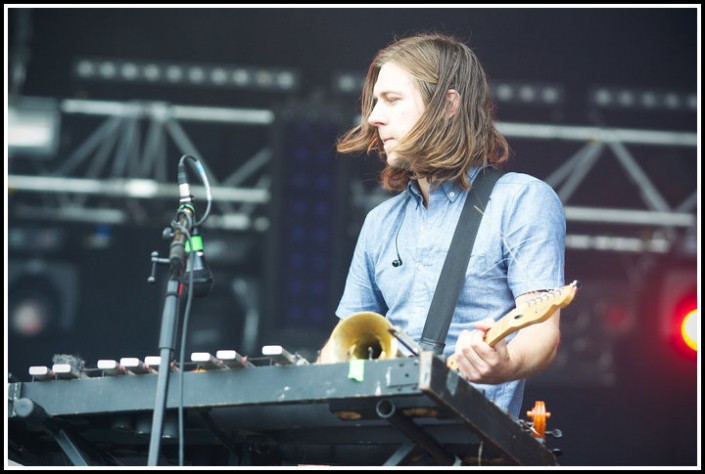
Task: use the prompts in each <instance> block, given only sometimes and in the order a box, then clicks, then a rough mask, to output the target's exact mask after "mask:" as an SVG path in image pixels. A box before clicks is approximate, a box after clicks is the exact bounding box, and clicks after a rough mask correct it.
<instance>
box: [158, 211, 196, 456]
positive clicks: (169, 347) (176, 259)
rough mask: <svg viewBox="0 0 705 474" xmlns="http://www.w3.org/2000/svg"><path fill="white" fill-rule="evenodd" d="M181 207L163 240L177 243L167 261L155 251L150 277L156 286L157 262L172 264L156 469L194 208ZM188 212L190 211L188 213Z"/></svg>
mask: <svg viewBox="0 0 705 474" xmlns="http://www.w3.org/2000/svg"><path fill="white" fill-rule="evenodd" d="M186 207H187V206H181V208H179V210H178V211H177V216H176V220H174V221H172V223H171V228H169V227H167V228H166V229H164V233H163V235H164V237H165V238H171V237H172V236H173V238H174V240H173V242H172V244H171V248H170V254H169V258H168V259H161V258H158V254H157V252H152V275H150V277H149V278H148V281H149V282H150V283H154V281H155V278H154V272H155V269H156V264H157V263H163V264H167V263H168V264H170V265H171V269H170V276H169V281H168V283H167V288H166V297H165V300H164V309H163V311H162V326H161V331H160V335H159V356H160V362H159V370H158V371H157V388H156V396H155V400H154V415H153V417H152V430H151V432H150V441H149V455H148V458H147V465H148V466H156V465H157V462H158V459H159V450H160V443H161V437H162V431H163V429H164V412H165V410H166V401H167V394H168V393H169V375H170V372H171V367H170V366H171V359H172V355H173V353H174V350H175V349H174V340H175V339H176V330H177V321H178V314H179V297H180V279H181V273H182V270H183V268H184V242H185V239H186V236H185V235H184V231H186V233H188V231H189V230H190V229H191V225H192V214H191V213H192V211H193V208H191V207H190V206H188V209H186ZM187 211H188V212H187Z"/></svg>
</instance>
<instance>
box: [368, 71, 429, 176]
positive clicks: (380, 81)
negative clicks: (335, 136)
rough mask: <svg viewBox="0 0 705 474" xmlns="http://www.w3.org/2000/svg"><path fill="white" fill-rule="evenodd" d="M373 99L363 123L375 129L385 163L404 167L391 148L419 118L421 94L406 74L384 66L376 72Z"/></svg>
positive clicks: (422, 109) (421, 105)
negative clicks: (370, 110)
mask: <svg viewBox="0 0 705 474" xmlns="http://www.w3.org/2000/svg"><path fill="white" fill-rule="evenodd" d="M373 96H374V98H375V106H374V108H373V109H372V113H371V114H370V116H369V118H368V119H367V121H368V123H369V124H370V125H372V126H373V127H377V130H378V132H379V136H380V138H381V139H382V142H383V143H384V150H385V152H386V153H387V163H388V164H389V165H390V166H393V167H404V165H403V163H399V160H398V158H397V156H396V154H395V153H394V147H395V146H396V144H397V142H398V140H399V139H400V138H401V137H403V136H404V135H405V134H406V133H407V132H408V131H409V130H411V128H412V127H413V126H414V124H415V123H416V121H417V120H418V119H419V117H421V114H422V113H423V111H424V108H425V107H424V104H423V98H422V97H421V93H420V92H419V91H418V89H417V88H416V86H415V85H414V82H413V79H412V77H411V75H410V74H409V73H408V72H406V71H405V70H404V69H402V68H401V67H399V66H397V65H396V64H394V63H386V64H385V65H384V66H382V68H381V69H380V71H379V77H377V82H376V83H375V86H374V89H373Z"/></svg>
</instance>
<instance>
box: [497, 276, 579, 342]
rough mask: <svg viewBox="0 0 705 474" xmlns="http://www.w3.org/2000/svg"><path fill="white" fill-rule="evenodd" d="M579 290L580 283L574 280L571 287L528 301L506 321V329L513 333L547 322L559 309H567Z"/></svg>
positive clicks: (545, 293)
mask: <svg viewBox="0 0 705 474" xmlns="http://www.w3.org/2000/svg"><path fill="white" fill-rule="evenodd" d="M578 288H580V282H579V281H578V280H574V281H573V282H572V283H570V284H569V285H565V286H563V287H561V288H556V289H554V290H551V291H546V292H543V293H541V294H540V295H538V296H536V297H535V298H532V299H530V300H528V301H527V302H525V303H524V304H522V305H521V306H518V307H517V308H516V309H514V310H513V311H512V312H511V313H512V315H513V316H512V317H510V318H507V319H506V321H507V327H506V328H505V329H511V331H510V332H513V331H516V330H519V329H521V328H523V327H526V326H528V325H530V324H535V323H540V322H543V321H545V320H547V319H548V318H549V317H551V315H552V314H553V313H554V312H555V311H556V310H557V309H558V308H565V307H566V306H568V305H569V304H570V303H571V302H572V301H573V298H574V297H575V293H576V292H577V291H578Z"/></svg>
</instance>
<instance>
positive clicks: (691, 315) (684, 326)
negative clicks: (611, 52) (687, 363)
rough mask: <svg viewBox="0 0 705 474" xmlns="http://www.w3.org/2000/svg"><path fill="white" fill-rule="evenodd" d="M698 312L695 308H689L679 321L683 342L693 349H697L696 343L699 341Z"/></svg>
mask: <svg viewBox="0 0 705 474" xmlns="http://www.w3.org/2000/svg"><path fill="white" fill-rule="evenodd" d="M699 328H700V312H699V311H698V310H697V308H696V309H692V310H690V311H689V312H688V313H687V314H686V315H685V317H684V318H683V322H682V323H681V338H682V339H683V342H685V344H686V345H687V346H688V347H690V348H691V349H693V350H694V351H697V350H698V343H699V342H700V331H699Z"/></svg>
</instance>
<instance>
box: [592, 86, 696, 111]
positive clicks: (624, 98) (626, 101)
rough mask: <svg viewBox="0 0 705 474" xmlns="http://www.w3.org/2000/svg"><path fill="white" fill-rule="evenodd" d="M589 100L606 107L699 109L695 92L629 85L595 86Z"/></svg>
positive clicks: (673, 109) (598, 105) (674, 109)
mask: <svg viewBox="0 0 705 474" xmlns="http://www.w3.org/2000/svg"><path fill="white" fill-rule="evenodd" d="M589 101H590V103H592V104H593V105H595V106H597V107H600V108H605V109H624V110H626V109H631V110H670V111H678V112H681V111H690V112H695V111H696V110H697V97H696V95H695V93H692V92H691V93H688V92H677V91H663V90H651V89H636V88H627V87H611V86H593V87H592V88H591V90H590V92H589Z"/></svg>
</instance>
